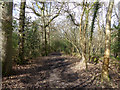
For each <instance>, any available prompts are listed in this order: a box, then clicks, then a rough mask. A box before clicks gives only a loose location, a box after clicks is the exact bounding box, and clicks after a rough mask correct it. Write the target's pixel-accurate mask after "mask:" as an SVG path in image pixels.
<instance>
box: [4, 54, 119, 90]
mask: <svg viewBox="0 0 120 90" xmlns="http://www.w3.org/2000/svg"><path fill="white" fill-rule="evenodd" d="M101 66H102V62H99V63H98V64H92V63H88V70H87V71H86V70H85V67H84V64H83V62H82V61H81V60H80V59H78V58H76V57H72V56H65V55H62V54H59V53H57V54H55V53H54V54H50V55H49V56H46V57H39V58H36V59H33V60H29V63H28V64H26V65H15V66H14V67H13V71H14V73H13V74H12V75H10V76H7V77H3V78H2V89H6V88H9V89H15V88H16V89H27V90H29V89H30V90H33V89H35V88H72V89H76V88H116V89H118V88H120V76H119V74H118V73H117V72H115V70H114V69H116V68H115V67H114V66H113V65H112V66H111V69H110V72H109V73H110V79H111V81H110V82H109V83H103V84H102V83H101V82H100V72H101Z"/></svg>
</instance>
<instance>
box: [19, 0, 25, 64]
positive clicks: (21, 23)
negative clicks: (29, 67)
mask: <svg viewBox="0 0 120 90" xmlns="http://www.w3.org/2000/svg"><path fill="white" fill-rule="evenodd" d="M25 5H26V0H21V5H20V18H19V58H20V60H21V62H23V61H24V41H25V33H24V26H25Z"/></svg>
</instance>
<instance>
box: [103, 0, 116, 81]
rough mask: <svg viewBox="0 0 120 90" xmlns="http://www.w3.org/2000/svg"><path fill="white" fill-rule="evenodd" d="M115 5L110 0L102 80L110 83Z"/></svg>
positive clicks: (112, 0)
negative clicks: (112, 23) (112, 21)
mask: <svg viewBox="0 0 120 90" xmlns="http://www.w3.org/2000/svg"><path fill="white" fill-rule="evenodd" d="M113 5H114V0H110V2H109V7H108V11H107V16H106V35H105V52H104V60H103V65H102V74H101V80H102V81H103V80H105V81H109V72H108V67H109V58H110V43H111V42H110V40H111V15H112V8H113Z"/></svg>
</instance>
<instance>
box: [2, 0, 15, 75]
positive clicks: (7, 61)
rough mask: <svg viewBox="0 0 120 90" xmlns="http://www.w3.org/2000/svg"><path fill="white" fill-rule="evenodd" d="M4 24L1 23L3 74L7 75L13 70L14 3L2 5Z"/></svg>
mask: <svg viewBox="0 0 120 90" xmlns="http://www.w3.org/2000/svg"><path fill="white" fill-rule="evenodd" d="M1 6H2V10H1V12H2V23H1V26H2V27H1V29H2V30H1V31H0V33H1V35H2V37H1V39H2V40H1V43H2V47H1V51H2V52H1V61H2V72H3V75H6V74H8V73H10V72H11V70H12V10H13V2H3V3H2V5H1Z"/></svg>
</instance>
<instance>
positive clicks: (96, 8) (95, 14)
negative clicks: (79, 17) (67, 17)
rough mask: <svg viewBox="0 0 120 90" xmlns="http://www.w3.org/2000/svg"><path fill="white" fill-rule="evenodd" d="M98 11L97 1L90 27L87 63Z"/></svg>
mask: <svg viewBox="0 0 120 90" xmlns="http://www.w3.org/2000/svg"><path fill="white" fill-rule="evenodd" d="M98 9H99V2H98V0H97V2H96V4H95V10H94V14H93V19H92V25H91V35H90V42H89V52H88V53H89V54H88V55H89V61H90V57H91V47H92V38H93V32H94V23H95V19H96V17H97V12H98Z"/></svg>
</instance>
